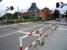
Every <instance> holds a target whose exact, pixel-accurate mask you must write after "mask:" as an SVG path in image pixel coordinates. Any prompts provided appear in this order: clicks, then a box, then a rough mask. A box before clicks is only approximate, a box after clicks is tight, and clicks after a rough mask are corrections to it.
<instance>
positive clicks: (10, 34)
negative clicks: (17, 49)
mask: <svg viewBox="0 0 67 50" xmlns="http://www.w3.org/2000/svg"><path fill="white" fill-rule="evenodd" d="M41 25H43V24H40V25H37V26H33V27H29V28H26V29H23V31H22V32H24V31H25V30H29V29H32V28H35V27H38V26H41ZM17 32H19V31H17ZM17 32H13V33H10V34H5V35H1V36H0V38H1V37H4V36H8V35H12V34H16V33H17Z"/></svg>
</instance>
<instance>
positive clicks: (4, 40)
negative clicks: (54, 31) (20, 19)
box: [0, 22, 47, 50]
mask: <svg viewBox="0 0 67 50" xmlns="http://www.w3.org/2000/svg"><path fill="white" fill-rule="evenodd" d="M46 25H47V24H44V23H39V22H37V23H35V22H34V23H29V24H28V23H27V24H21V25H11V26H5V27H1V28H0V50H19V47H20V44H19V37H22V36H25V35H26V34H24V33H20V32H18V31H25V32H30V31H34V30H37V29H39V28H41V27H44V26H46ZM36 38H37V37H34V36H32V37H31V38H29V39H25V40H23V43H24V45H25V46H26V45H28V44H29V43H32V42H33V41H34V40H36Z"/></svg>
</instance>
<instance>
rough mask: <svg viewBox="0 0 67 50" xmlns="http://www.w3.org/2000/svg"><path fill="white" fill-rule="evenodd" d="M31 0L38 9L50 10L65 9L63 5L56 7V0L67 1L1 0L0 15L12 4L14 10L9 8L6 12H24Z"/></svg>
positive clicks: (65, 1) (64, 1) (62, 0)
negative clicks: (46, 8)
mask: <svg viewBox="0 0 67 50" xmlns="http://www.w3.org/2000/svg"><path fill="white" fill-rule="evenodd" d="M33 2H35V3H36V5H37V7H38V8H39V9H43V8H45V7H48V8H49V9H50V10H53V9H59V10H60V11H61V12H63V11H65V10H66V9H67V7H66V6H64V7H63V8H56V2H63V3H67V0H3V1H1V2H0V16H2V15H3V14H5V12H6V8H7V7H10V6H14V10H12V11H10V10H9V11H8V12H12V13H13V12H15V11H21V12H26V11H27V10H28V9H29V8H30V6H31V4H32V3H33Z"/></svg>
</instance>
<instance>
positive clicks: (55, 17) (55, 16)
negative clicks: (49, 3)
mask: <svg viewBox="0 0 67 50" xmlns="http://www.w3.org/2000/svg"><path fill="white" fill-rule="evenodd" d="M59 15H60V12H59V10H56V9H55V10H54V19H57V18H59Z"/></svg>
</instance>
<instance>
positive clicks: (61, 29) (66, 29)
mask: <svg viewBox="0 0 67 50" xmlns="http://www.w3.org/2000/svg"><path fill="white" fill-rule="evenodd" d="M57 30H67V29H64V28H58V29H57Z"/></svg>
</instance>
